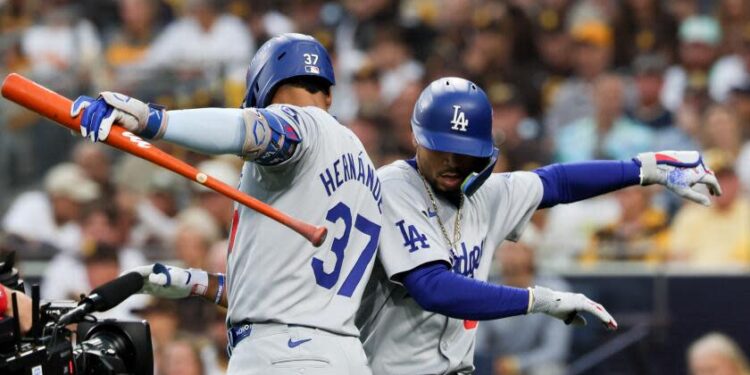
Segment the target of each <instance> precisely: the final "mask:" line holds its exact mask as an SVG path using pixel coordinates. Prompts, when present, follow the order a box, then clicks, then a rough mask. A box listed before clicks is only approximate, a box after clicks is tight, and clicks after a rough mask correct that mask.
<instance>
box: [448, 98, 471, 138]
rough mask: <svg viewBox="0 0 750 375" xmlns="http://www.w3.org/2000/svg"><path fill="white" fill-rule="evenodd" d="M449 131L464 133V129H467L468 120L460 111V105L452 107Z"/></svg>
mask: <svg viewBox="0 0 750 375" xmlns="http://www.w3.org/2000/svg"><path fill="white" fill-rule="evenodd" d="M451 124H452V125H453V126H451V130H458V131H461V132H465V131H466V128H467V127H469V119H467V118H466V114H464V111H462V110H461V106H460V105H454V106H453V120H451Z"/></svg>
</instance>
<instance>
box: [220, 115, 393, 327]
mask: <svg viewBox="0 0 750 375" xmlns="http://www.w3.org/2000/svg"><path fill="white" fill-rule="evenodd" d="M266 109H267V110H269V111H271V112H273V113H275V114H277V115H279V116H281V117H282V118H284V119H285V120H287V124H285V125H289V126H292V127H293V128H294V129H295V130H296V132H297V134H298V135H299V137H300V138H301V142H300V143H299V144H298V145H297V146H296V147H297V149H296V151H295V152H294V155H293V156H292V158H290V159H288V160H286V161H284V162H282V163H280V164H277V165H273V166H262V165H258V164H256V163H251V162H246V163H245V165H244V167H243V169H242V176H241V179H240V186H239V188H240V190H242V191H243V192H245V193H247V194H250V195H251V196H253V197H255V198H257V199H259V200H261V201H263V202H265V203H268V204H270V205H271V206H273V207H275V208H277V209H279V210H281V211H282V212H285V213H288V214H290V215H291V216H294V217H296V218H298V219H300V220H303V221H305V222H308V223H313V224H316V225H325V226H326V227H327V228H328V236H327V238H326V241H325V243H323V245H321V246H320V247H318V248H315V247H313V246H312V245H311V244H310V243H309V242H307V240H305V239H304V238H303V237H302V236H300V235H297V234H296V233H294V232H292V231H291V230H290V229H289V228H287V227H285V226H283V225H281V224H279V223H277V222H275V221H273V220H272V219H270V218H268V217H266V216H265V215H261V214H259V213H257V212H255V211H253V210H251V209H248V208H246V207H244V206H240V205H235V216H234V222H233V225H232V232H231V233H230V245H229V258H228V262H227V271H228V272H227V279H228V281H227V288H228V291H229V311H228V317H229V320H230V322H232V323H238V322H242V321H251V322H254V323H264V322H275V323H284V324H294V325H301V326H308V327H315V328H320V329H324V330H327V331H330V332H334V333H338V334H342V335H349V336H357V335H358V334H359V332H358V330H357V328H356V327H355V325H354V314H355V312H356V310H357V308H358V307H359V304H360V301H361V298H362V293H363V291H364V288H365V284H366V282H367V279H368V278H369V276H370V273H371V271H372V266H373V263H374V258H375V253H376V250H377V246H378V239H379V236H380V231H381V227H380V225H381V215H382V209H383V207H382V202H383V200H382V186H381V184H380V181H379V179H378V177H377V171H376V170H375V168H374V167H373V165H372V162H371V161H370V159H369V158H368V156H367V154H366V152H365V149H364V147H363V146H362V143H361V142H360V141H359V139H357V137H356V136H355V135H354V134H353V133H352V132H351V131H350V130H349V129H347V128H346V127H344V126H343V125H341V124H339V123H338V122H337V121H336V119H335V118H333V116H331V115H330V114H328V113H327V112H325V111H324V110H322V109H319V108H315V107H304V108H300V107H295V106H290V105H272V106H269V107H267V108H266Z"/></svg>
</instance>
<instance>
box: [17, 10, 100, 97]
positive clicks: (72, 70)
mask: <svg viewBox="0 0 750 375" xmlns="http://www.w3.org/2000/svg"><path fill="white" fill-rule="evenodd" d="M36 11H38V12H40V13H41V14H40V16H37V17H38V18H37V19H38V20H40V21H41V22H37V23H35V24H33V25H31V26H29V27H28V28H26V29H25V30H24V33H23V36H22V37H21V47H22V49H23V53H24V55H25V56H27V57H28V59H29V63H30V64H31V65H30V69H31V74H32V75H33V77H34V78H35V79H37V80H39V81H40V82H42V83H43V84H45V85H47V86H48V87H50V88H53V89H55V90H57V91H62V92H63V93H73V92H76V93H77V92H79V91H80V90H81V89H82V88H86V85H87V83H88V82H90V80H91V78H92V77H94V76H96V74H97V73H99V72H101V69H100V67H101V66H102V61H101V60H100V59H99V58H100V56H101V52H102V42H101V40H100V38H99V35H98V34H97V31H96V29H95V28H94V25H93V24H92V23H91V22H90V21H89V20H87V19H86V18H82V17H80V14H79V13H78V8H77V7H76V4H75V2H74V1H70V0H55V1H49V2H46V3H45V5H44V6H39V7H37V8H36Z"/></svg>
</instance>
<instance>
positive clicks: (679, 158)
mask: <svg viewBox="0 0 750 375" xmlns="http://www.w3.org/2000/svg"><path fill="white" fill-rule="evenodd" d="M637 160H638V162H639V163H640V165H641V185H651V184H660V185H664V186H666V187H667V189H669V190H672V191H673V192H675V193H676V194H677V195H679V196H681V197H683V198H686V199H689V200H691V201H693V202H696V203H700V204H702V205H704V206H710V205H711V199H709V198H708V197H707V196H705V195H703V194H701V193H699V192H697V191H695V190H693V189H692V186H693V185H695V184H704V185H706V186H707V187H708V191H709V193H710V194H711V195H717V196H718V195H721V186H719V181H717V180H716V176H714V173H713V172H712V171H711V170H710V169H708V168H707V167H706V166H705V165H704V164H703V158H702V157H701V155H700V153H698V152H697V151H661V152H644V153H642V154H638V157H637Z"/></svg>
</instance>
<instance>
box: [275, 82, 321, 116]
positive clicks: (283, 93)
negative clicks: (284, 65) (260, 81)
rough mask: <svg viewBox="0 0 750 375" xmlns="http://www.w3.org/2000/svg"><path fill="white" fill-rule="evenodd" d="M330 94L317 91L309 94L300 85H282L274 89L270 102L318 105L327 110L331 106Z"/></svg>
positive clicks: (299, 105)
mask: <svg viewBox="0 0 750 375" xmlns="http://www.w3.org/2000/svg"><path fill="white" fill-rule="evenodd" d="M330 98H331V97H330V96H328V95H325V94H323V93H322V92H318V93H315V94H311V93H310V92H308V91H307V90H305V89H303V88H301V87H294V86H289V85H282V86H281V87H279V89H278V90H276V93H275V94H274V96H273V100H271V104H291V105H296V106H298V107H310V106H312V107H318V108H321V109H324V110H326V111H327V110H328V107H330V106H331V100H330Z"/></svg>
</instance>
